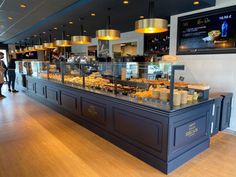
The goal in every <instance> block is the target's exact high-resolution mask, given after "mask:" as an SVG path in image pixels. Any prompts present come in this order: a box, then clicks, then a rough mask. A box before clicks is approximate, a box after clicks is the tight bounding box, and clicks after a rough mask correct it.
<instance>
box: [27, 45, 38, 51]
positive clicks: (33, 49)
mask: <svg viewBox="0 0 236 177" xmlns="http://www.w3.org/2000/svg"><path fill="white" fill-rule="evenodd" d="M28 49H29V52H34V51H36V50H35V48H34V46H32V47H28Z"/></svg>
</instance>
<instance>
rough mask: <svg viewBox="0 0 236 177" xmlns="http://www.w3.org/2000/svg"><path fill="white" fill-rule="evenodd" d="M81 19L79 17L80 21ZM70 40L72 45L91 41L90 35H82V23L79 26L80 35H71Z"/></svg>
mask: <svg viewBox="0 0 236 177" xmlns="http://www.w3.org/2000/svg"><path fill="white" fill-rule="evenodd" d="M81 21H82V19H80V22H81ZM81 23H82V22H81ZM71 42H72V44H74V45H76V44H80V45H86V44H91V42H92V40H91V37H90V36H85V35H84V27H83V24H81V26H80V35H79V36H72V37H71Z"/></svg>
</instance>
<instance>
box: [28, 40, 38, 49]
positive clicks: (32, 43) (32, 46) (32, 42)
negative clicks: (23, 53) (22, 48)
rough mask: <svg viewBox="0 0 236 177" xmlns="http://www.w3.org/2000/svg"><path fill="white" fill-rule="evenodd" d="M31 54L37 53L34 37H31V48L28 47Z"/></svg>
mask: <svg viewBox="0 0 236 177" xmlns="http://www.w3.org/2000/svg"><path fill="white" fill-rule="evenodd" d="M28 51H29V52H35V51H36V50H35V48H34V41H33V37H31V46H29V47H28Z"/></svg>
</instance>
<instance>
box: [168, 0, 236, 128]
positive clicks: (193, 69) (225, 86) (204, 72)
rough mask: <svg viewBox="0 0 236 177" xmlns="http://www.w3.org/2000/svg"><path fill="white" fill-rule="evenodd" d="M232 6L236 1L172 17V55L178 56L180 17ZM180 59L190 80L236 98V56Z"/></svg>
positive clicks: (235, 113) (235, 123)
mask: <svg viewBox="0 0 236 177" xmlns="http://www.w3.org/2000/svg"><path fill="white" fill-rule="evenodd" d="M232 5H236V0H217V2H216V6H215V7H213V8H207V9H204V10H200V11H194V12H190V13H185V14H179V15H175V16H172V17H171V31H170V39H171V41H170V54H172V55H175V54H176V42H177V20H178V17H180V16H185V15H190V14H194V13H198V12H202V11H208V10H213V9H217V8H221V7H227V6H232ZM179 58H180V62H181V63H183V64H185V66H186V70H187V72H186V73H188V76H187V77H188V79H189V80H194V81H198V82H205V83H208V84H209V85H210V86H211V88H212V90H211V91H224V92H233V93H234V96H236V69H235V68H236V54H217V55H216V54H215V55H182V56H179ZM235 100H236V99H234V100H233V109H232V117H231V125H230V129H231V130H234V131H236V109H235V105H236V101H235Z"/></svg>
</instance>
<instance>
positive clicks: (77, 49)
mask: <svg viewBox="0 0 236 177" xmlns="http://www.w3.org/2000/svg"><path fill="white" fill-rule="evenodd" d="M95 45H96V46H98V40H97V39H96V38H93V39H92V43H91V44H88V45H72V47H71V52H72V53H75V54H81V53H84V54H85V55H88V46H95Z"/></svg>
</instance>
